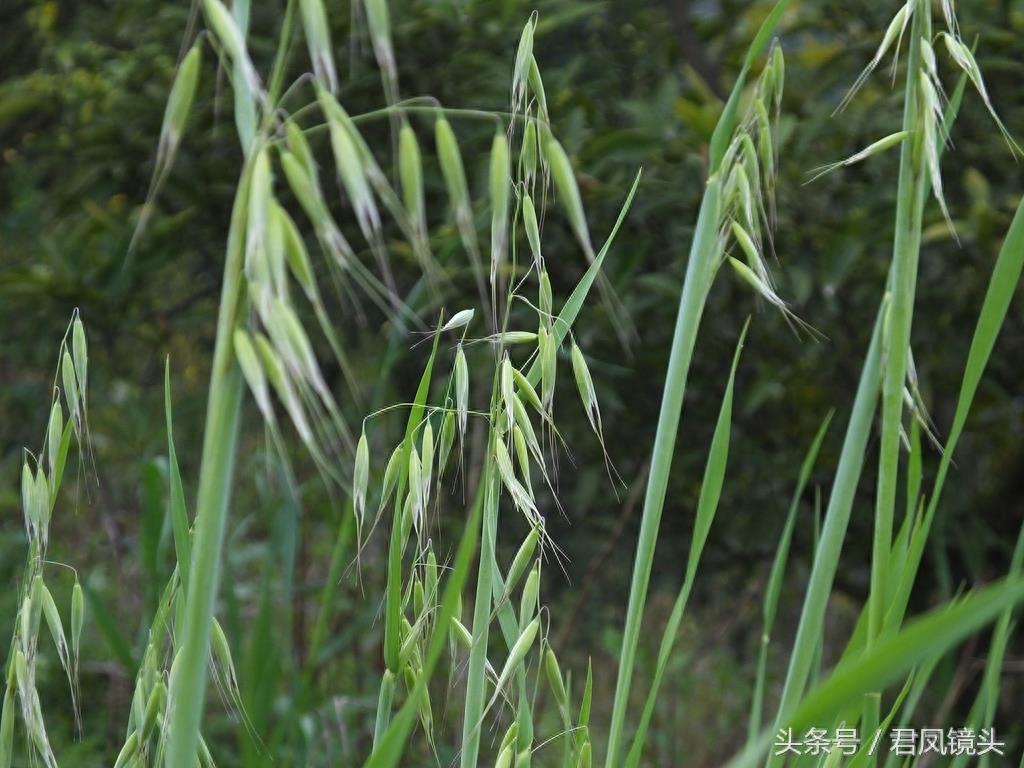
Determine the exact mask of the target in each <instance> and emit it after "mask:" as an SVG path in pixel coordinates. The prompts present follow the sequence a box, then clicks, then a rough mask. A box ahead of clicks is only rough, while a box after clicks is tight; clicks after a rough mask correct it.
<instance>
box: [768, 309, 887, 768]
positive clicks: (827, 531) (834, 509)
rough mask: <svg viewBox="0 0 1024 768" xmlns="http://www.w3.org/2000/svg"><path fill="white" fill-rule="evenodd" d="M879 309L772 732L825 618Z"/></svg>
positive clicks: (874, 368)
mask: <svg viewBox="0 0 1024 768" xmlns="http://www.w3.org/2000/svg"><path fill="white" fill-rule="evenodd" d="M885 311H886V307H885V302H884V300H883V304H882V306H881V307H879V310H878V317H877V318H876V320H875V328H874V331H873V332H872V335H871V344H870V345H869V346H868V352H867V356H866V357H865V359H864V367H863V369H862V370H861V375H860V382H859V383H858V385H857V394H856V395H855V397H854V401H853V409H852V412H851V414H850V422H849V425H848V426H847V428H846V436H845V438H844V439H843V447H842V450H841V452H840V454H839V465H838V466H837V467H836V476H835V482H834V483H833V485H832V493H831V495H830V496H829V501H828V508H827V510H826V512H825V522H824V524H823V526H822V530H821V540H820V542H819V543H818V547H817V550H816V552H815V556H814V565H813V566H812V567H811V575H810V579H809V580H808V584H807V593H806V595H805V597H804V606H803V610H802V611H801V614H800V623H799V625H798V627H797V633H796V639H795V640H794V642H793V651H792V654H791V656H790V660H789V669H788V670H787V672H786V682H785V684H784V686H783V689H782V697H781V700H780V701H779V709H778V714H777V715H776V719H775V730H776V731H777V729H778V727H780V725H781V724H782V723H784V722H786V721H787V720H788V718H789V716H790V715H791V714H792V713H793V712H794V711H795V710H796V707H797V706H798V705H799V703H800V701H801V699H802V698H803V695H804V692H805V691H806V689H807V678H808V676H809V675H810V672H811V666H812V665H813V664H814V661H815V658H816V649H817V646H818V642H819V639H820V638H821V634H822V630H823V624H824V620H825V608H826V606H827V604H828V598H829V595H830V594H831V592H832V583H833V581H834V580H835V575H836V570H837V569H838V567H839V554H840V552H841V551H842V547H843V540H844V538H845V537H846V528H847V526H848V524H849V522H850V513H851V511H852V509H853V497H854V494H855V492H856V490H857V484H858V482H859V480H860V475H861V470H862V469H863V466H864V451H865V449H866V448H867V443H868V438H869V437H870V436H871V424H872V421H873V420H874V415H875V408H876V406H877V404H878V394H879V374H880V370H881V363H880V357H881V345H882V343H881V335H882V324H883V323H882V318H883V316H884V315H885ZM780 762H781V761H780V759H779V758H778V757H772V758H770V759H769V761H768V764H769V765H778V764H779V763H780Z"/></svg>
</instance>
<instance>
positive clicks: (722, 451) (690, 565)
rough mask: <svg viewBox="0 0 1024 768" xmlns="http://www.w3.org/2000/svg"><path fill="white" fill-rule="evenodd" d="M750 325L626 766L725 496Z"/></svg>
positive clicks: (636, 750) (637, 754)
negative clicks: (739, 380) (739, 371)
mask: <svg viewBox="0 0 1024 768" xmlns="http://www.w3.org/2000/svg"><path fill="white" fill-rule="evenodd" d="M749 327H750V319H749V318H747V321H746V322H745V323H744V324H743V330H742V331H741V332H740V338H739V341H738V342H737V343H736V352H735V353H734V354H733V358H732V367H731V368H730V369H729V381H728V383H727V384H726V386H725V394H724V395H722V405H721V408H720V409H719V412H718V421H717V422H716V424H715V432H714V434H713V435H712V437H711V449H710V451H709V452H708V461H707V465H706V466H705V468H704V480H703V482H702V483H701V488H700V498H699V500H698V502H697V516H696V520H695V521H694V526H693V539H692V540H691V542H690V554H689V557H688V558H687V561H686V576H685V577H684V579H683V585H682V588H681V589H680V590H679V595H678V596H677V597H676V602H675V605H674V606H673V607H672V613H671V614H670V615H669V619H668V622H667V623H666V625H665V630H664V632H663V633H662V636H661V646H660V648H659V649H658V662H657V665H656V667H655V670H654V678H653V680H652V682H651V689H650V691H649V692H648V694H647V701H646V702H645V703H644V709H643V713H642V714H641V716H640V723H639V725H638V726H637V731H636V735H635V736H634V737H633V745H632V746H631V747H630V750H629V754H628V755H627V757H626V763H625V765H626V766H627V768H636V766H638V765H640V759H641V757H642V756H643V748H644V741H645V739H646V737H647V728H648V726H649V725H650V722H651V715H653V714H654V704H655V702H656V701H657V698H658V690H659V689H660V688H661V680H662V677H664V674H665V669H666V667H667V666H668V661H669V656H671V654H672V647H673V646H674V645H675V640H676V635H677V634H678V632H679V622H680V621H682V618H683V612H684V611H685V610H686V603H687V601H688V600H689V597H690V591H691V590H692V589H693V582H694V579H695V578H696V576H697V565H698V564H699V563H700V556H701V553H703V551H704V544H705V543H706V542H707V539H708V534H709V533H710V531H711V524H712V523H713V522H714V519H715V513H716V512H717V511H718V501H719V499H720V498H721V496H722V485H723V483H724V481H725V468H726V465H727V463H728V460H729V436H730V433H731V431H732V401H733V389H734V385H735V383H736V368H737V367H738V366H739V362H740V353H741V352H742V351H743V342H744V340H745V339H746V336H747V329H748V328H749Z"/></svg>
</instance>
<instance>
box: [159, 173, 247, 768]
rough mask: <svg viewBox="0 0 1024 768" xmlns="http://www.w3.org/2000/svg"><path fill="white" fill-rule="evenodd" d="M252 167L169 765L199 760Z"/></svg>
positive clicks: (206, 466) (227, 497)
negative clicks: (234, 339)
mask: <svg viewBox="0 0 1024 768" xmlns="http://www.w3.org/2000/svg"><path fill="white" fill-rule="evenodd" d="M254 156H255V153H252V154H251V155H250V158H251V157H254ZM251 166H252V163H251V161H250V162H247V163H246V165H245V168H244V169H243V171H242V178H241V180H240V181H239V185H238V192H237V194H236V196H235V203H234V207H233V209H232V213H231V229H230V234H229V236H228V247H227V258H226V259H225V263H224V284H223V287H222V289H221V300H220V312H219V315H218V318H217V341H216V345H215V347H214V354H213V369H212V371H211V373H210V398H209V401H208V403H207V412H206V427H205V432H204V435H203V453H202V464H201V468H200V471H199V495H198V500H197V504H196V520H195V527H194V530H193V534H192V536H193V542H192V545H193V546H192V562H191V565H190V576H189V590H188V595H187V597H186V600H185V621H184V626H183V628H182V638H183V639H182V643H181V650H180V652H179V656H178V658H177V660H176V663H175V665H174V674H173V675H172V676H171V685H170V699H169V701H170V709H171V712H170V715H169V723H170V739H169V744H168V749H167V760H166V765H167V766H168V768H173V767H174V766H184V765H192V764H193V762H194V761H195V756H196V750H197V748H198V745H199V723H200V719H201V717H202V710H203V702H204V700H205V697H206V670H207V666H208V661H209V655H210V626H211V620H212V617H213V609H214V601H215V599H216V596H217V584H218V579H219V576H220V557H221V550H222V547H223V542H224V530H225V527H226V522H227V516H228V506H229V504H230V501H231V481H232V477H233V474H234V464H235V452H236V447H237V442H238V426H239V410H240V406H241V402H242V387H243V383H242V376H241V372H240V371H239V368H238V364H237V361H236V359H235V352H234V348H233V343H232V334H233V332H234V330H235V327H236V325H237V322H238V317H239V314H240V313H241V309H242V304H243V294H242V290H241V288H242V285H241V284H242V266H243V262H244V255H245V253H244V251H245V247H244V242H245V215H246V207H247V205H248V198H249V177H250V174H251Z"/></svg>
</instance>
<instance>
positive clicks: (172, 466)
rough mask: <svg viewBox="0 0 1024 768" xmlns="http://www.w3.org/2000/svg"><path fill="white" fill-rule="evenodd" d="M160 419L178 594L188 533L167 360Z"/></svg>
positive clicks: (188, 556)
mask: <svg viewBox="0 0 1024 768" xmlns="http://www.w3.org/2000/svg"><path fill="white" fill-rule="evenodd" d="M164 417H165V419H166V422H167V475H168V480H169V482H170V492H169V494H168V505H169V510H168V513H169V516H170V518H171V530H172V532H173V534H174V552H175V555H176V556H177V559H178V574H179V575H180V576H181V588H182V591H183V592H185V593H186V594H188V572H189V564H190V563H191V562H192V530H191V527H190V526H189V522H188V511H187V509H186V508H185V487H184V485H183V484H182V482H181V470H180V469H179V468H178V454H177V452H176V451H175V450H174V417H173V415H172V412H171V361H170V358H168V359H167V360H166V361H165V363H164Z"/></svg>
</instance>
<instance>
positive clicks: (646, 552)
mask: <svg viewBox="0 0 1024 768" xmlns="http://www.w3.org/2000/svg"><path fill="white" fill-rule="evenodd" d="M719 198H720V182H719V179H718V177H717V176H714V175H713V176H712V177H711V178H710V179H708V184H707V189H706V190H705V193H704V200H703V202H702V203H701V207H700V214H699V216H698V218H697V231H696V234H695V236H694V239H693V244H692V246H691V248H690V259H689V263H688V264H687V267H686V278H685V280H684V282H683V293H682V297H681V299H680V302H679V312H678V314H677V316H676V325H675V332H674V333H673V337H672V351H671V353H670V356H669V361H668V371H667V372H666V374H665V389H664V394H663V395H662V400H661V412H660V414H659V417H658V431H657V434H656V436H655V439H654V451H653V454H652V456H651V470H650V476H649V478H648V481H647V491H646V494H645V496H644V511H643V519H642V522H641V524H640V538H639V541H638V543H637V550H636V561H635V562H634V565H633V578H632V581H631V583H630V591H629V605H628V607H627V609H626V625H625V631H624V633H623V638H622V652H621V654H620V656H619V673H618V678H617V679H616V682H615V702H614V705H613V708H612V719H611V724H610V728H609V732H608V752H607V755H606V760H605V765H606V766H607V768H614V767H615V766H618V765H620V761H619V753H620V751H621V750H622V740H623V733H622V731H623V724H624V721H625V717H626V705H627V704H628V700H629V687H630V683H631V681H632V677H633V666H634V663H635V659H636V646H637V642H638V640H639V637H640V620H641V618H642V617H643V612H644V603H645V602H646V598H647V584H648V582H649V580H650V576H651V565H652V563H653V561H654V547H655V544H656V543H657V539H658V528H659V526H660V525H661V513H662V510H663V509H664V506H665V494H666V493H667V491H668V478H669V473H670V472H671V470H672V457H673V454H674V452H675V444H676V433H677V432H678V430H679V419H680V416H681V415H682V409H683V393H684V392H685V391H686V377H687V374H688V373H689V370H690V362H691V360H692V359H693V347H694V345H695V343H696V341H697V330H698V328H699V327H700V318H701V315H702V314H703V312H704V304H705V301H706V299H707V294H708V288H709V286H710V280H711V275H712V268H713V263H714V258H715V256H716V255H717V252H718V247H717V242H716V241H717V236H718V212H719Z"/></svg>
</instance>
